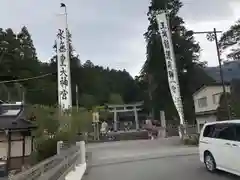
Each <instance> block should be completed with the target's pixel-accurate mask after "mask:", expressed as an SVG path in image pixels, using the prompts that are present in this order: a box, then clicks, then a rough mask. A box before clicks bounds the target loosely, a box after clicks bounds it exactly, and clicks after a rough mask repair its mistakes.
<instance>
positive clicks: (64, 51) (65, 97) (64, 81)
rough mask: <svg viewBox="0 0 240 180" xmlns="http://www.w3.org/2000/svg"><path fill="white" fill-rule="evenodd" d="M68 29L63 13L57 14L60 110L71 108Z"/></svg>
mask: <svg viewBox="0 0 240 180" xmlns="http://www.w3.org/2000/svg"><path fill="white" fill-rule="evenodd" d="M67 34H68V31H67V22H66V16H65V14H61V15H59V16H58V32H57V67H58V103H59V106H60V108H61V109H62V110H67V109H70V108H72V97H71V94H72V93H71V77H70V76H71V73H70V60H69V46H68V36H67Z"/></svg>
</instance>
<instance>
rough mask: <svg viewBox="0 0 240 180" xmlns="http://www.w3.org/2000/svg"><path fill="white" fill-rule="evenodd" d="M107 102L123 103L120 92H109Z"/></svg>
mask: <svg viewBox="0 0 240 180" xmlns="http://www.w3.org/2000/svg"><path fill="white" fill-rule="evenodd" d="M108 103H109V104H124V102H123V99H122V97H121V95H120V94H110V96H109V101H108Z"/></svg>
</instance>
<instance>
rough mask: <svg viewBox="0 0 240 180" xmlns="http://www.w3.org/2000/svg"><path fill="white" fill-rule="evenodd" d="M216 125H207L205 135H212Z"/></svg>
mask: <svg viewBox="0 0 240 180" xmlns="http://www.w3.org/2000/svg"><path fill="white" fill-rule="evenodd" d="M214 129H215V126H214V125H208V126H206V127H205V130H204V132H203V137H210V138H211V137H212V135H213V132H214Z"/></svg>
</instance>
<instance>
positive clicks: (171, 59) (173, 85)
mask: <svg viewBox="0 0 240 180" xmlns="http://www.w3.org/2000/svg"><path fill="white" fill-rule="evenodd" d="M157 22H158V26H159V31H160V35H161V39H162V44H163V48H164V54H165V60H166V67H167V73H168V84H169V88H170V91H171V95H172V98H173V102H174V105H175V106H176V109H177V112H178V115H179V117H180V124H184V113H183V105H182V98H181V94H180V87H179V81H178V74H177V67H176V62H175V55H174V50H173V44H172V36H171V33H170V29H169V25H168V21H167V17H166V13H161V14H158V15H157Z"/></svg>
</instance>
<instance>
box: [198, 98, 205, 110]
mask: <svg viewBox="0 0 240 180" xmlns="http://www.w3.org/2000/svg"><path fill="white" fill-rule="evenodd" d="M206 106H207V97H203V98H200V99H198V107H200V108H202V107H206Z"/></svg>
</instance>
